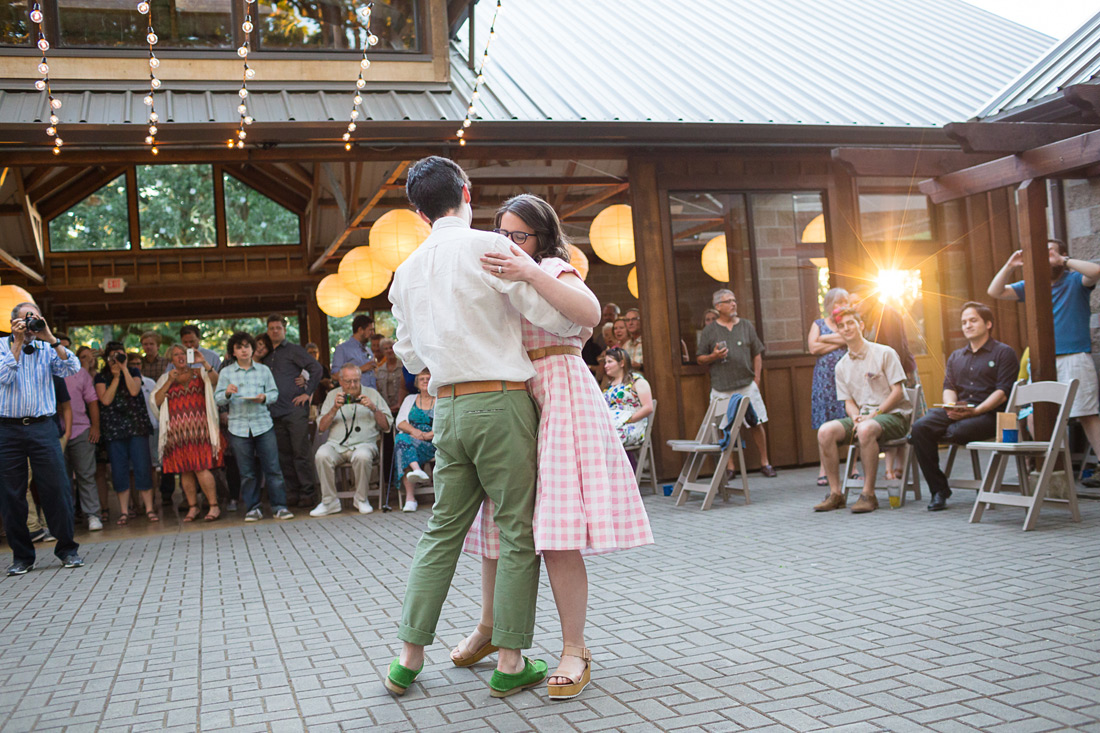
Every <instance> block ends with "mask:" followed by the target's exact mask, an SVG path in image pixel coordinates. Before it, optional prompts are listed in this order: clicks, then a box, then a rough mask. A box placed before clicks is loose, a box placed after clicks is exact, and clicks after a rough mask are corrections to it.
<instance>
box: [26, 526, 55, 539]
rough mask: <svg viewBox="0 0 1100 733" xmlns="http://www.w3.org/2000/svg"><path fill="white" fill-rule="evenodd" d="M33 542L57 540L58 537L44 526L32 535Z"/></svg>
mask: <svg viewBox="0 0 1100 733" xmlns="http://www.w3.org/2000/svg"><path fill="white" fill-rule="evenodd" d="M31 542H57V538H56V537H54V536H53V535H52V534H50V530H48V529H46V528H45V527H43V528H42V529H40V530H38V531H37V532H35V533H34V534H32V535H31Z"/></svg>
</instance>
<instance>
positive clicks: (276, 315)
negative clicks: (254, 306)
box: [267, 313, 286, 328]
mask: <svg viewBox="0 0 1100 733" xmlns="http://www.w3.org/2000/svg"><path fill="white" fill-rule="evenodd" d="M276 321H278V322H279V323H281V324H283V327H284V328H285V327H286V319H285V318H283V314H282V313H272V314H271V315H270V316H268V317H267V322H268V323H275V322H276Z"/></svg>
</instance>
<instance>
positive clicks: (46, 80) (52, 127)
mask: <svg viewBox="0 0 1100 733" xmlns="http://www.w3.org/2000/svg"><path fill="white" fill-rule="evenodd" d="M30 16H31V22H32V23H34V24H35V25H37V26H38V42H37V44H36V45H37V46H38V50H39V51H41V52H42V61H40V62H39V63H38V73H39V74H41V75H42V78H41V79H37V80H36V81H35V82H34V88H35V89H37V90H38V91H40V92H45V93H46V100H47V101H48V102H49V105H50V124H49V126H48V127H47V128H46V135H47V136H48V137H50V138H53V154H54V155H60V154H61V146H62V145H64V144H65V141H64V140H62V139H61V136H60V135H59V134H58V132H57V127H58V123H59V122H60V121H61V120H60V119H59V118H58V116H57V110H59V109H61V100H60V99H58V98H57V97H55V96H54V95H53V88H52V87H51V86H50V64H49V62H48V61H47V60H46V52H47V51H49V50H50V42H49V41H47V40H46V34H45V33H43V32H42V22H43V20H44V17H43V15H42V6H41V5H39V4H38V0H35V2H33V3H31V12H30Z"/></svg>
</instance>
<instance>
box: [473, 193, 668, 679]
mask: <svg viewBox="0 0 1100 733" xmlns="http://www.w3.org/2000/svg"><path fill="white" fill-rule="evenodd" d="M495 226H496V230H495V231H497V232H499V233H500V234H503V235H504V236H506V237H508V238H509V239H510V240H511V241H512V242H513V243H514V244H517V245H519V247H518V248H517V247H515V246H513V247H512V250H513V253H514V254H513V255H512V256H508V255H498V254H496V253H490V254H488V255H486V256H485V257H483V258H482V263H483V266H484V267H485V270H486V272H487V273H489V275H490V276H492V277H501V278H505V279H508V280H524V281H526V282H529V283H531V284H532V285H534V287H535V289H536V290H538V292H539V293H540V294H541V295H542V296H543V297H545V298H546V299H547V300H548V301H549V302H550V303H551V304H552V305H554V306H555V307H557V308H558V309H559V310H561V311H562V313H563V314H564V315H565V316H567V317H570V318H573V319H574V320H575V321H578V322H579V321H580V320H581V318H580V317H579V316H573V315H571V310H570V307H576V308H578V312H581V311H586V310H587V309H588V307H589V306H591V307H592V308H595V310H596V312H597V313H598V311H599V304H598V301H596V297H595V296H594V295H593V294H592V292H591V291H590V290H589V289H588V287H587V286H586V285H585V284H584V281H583V280H581V278H580V277H579V275H578V274H577V271H576V270H575V269H573V267H572V266H571V265H570V264H569V253H568V251H567V249H566V247H565V238H564V236H563V235H562V231H561V223H560V222H559V221H558V216H557V214H556V213H554V209H553V208H552V207H551V206H550V204H548V203H547V202H545V201H543V200H542V199H540V198H538V197H537V196H532V195H530V194H521V195H519V196H515V197H513V198H511V199H509V200H508V201H506V202H505V203H504V204H503V206H501V208H500V210H498V211H497V215H496V224H495ZM520 250H522V251H520ZM563 284H564V286H565V287H568V288H572V289H573V290H575V291H577V292H576V293H571V292H569V291H568V290H565V291H563V289H562V287H563ZM555 290H556V293H555V292H554V291H555ZM563 292H565V293H566V294H567V296H571V297H563V296H562V293H563ZM578 294H583V295H582V296H581V297H580V298H577V295H578ZM589 299H590V300H591V303H589V302H588V300H589ZM574 303H577V304H578V305H573V304H574ZM587 339H588V334H586V333H585V334H581V336H579V337H574V338H561V337H559V336H555V335H554V334H551V333H549V332H548V331H544V330H542V329H541V328H538V327H536V326H534V325H532V324H530V323H528V322H527V321H524V323H523V345H524V348H526V349H527V355H528V357H530V359H531V361H532V363H533V364H534V367H535V377H534V378H533V379H531V380H530V381H529V382H528V383H527V389H528V391H530V392H531V396H532V397H533V398H534V400H535V403H536V404H537V405H538V406H539V411H540V413H539V434H538V480H537V487H536V492H537V493H536V499H535V513H534V519H533V525H534V531H535V549H536V551H538V552H540V553H542V556H543V558H544V560H545V561H546V572H547V575H548V576H549V577H550V586H551V588H552V589H553V592H554V601H555V604H556V605H557V608H558V615H559V617H560V618H561V629H562V642H563V650H562V657H561V662H560V664H559V665H558V669H557V671H556V672H555V673H554V674H553V675H552V676H550V677H549V678H548V679H547V688H548V690H547V691H548V693H549V695H550V698H551V699H555V700H560V699H568V698H572V697H576V696H577V695H579V694H580V693H581V691H582V690H583V689H584V688H585V686H587V684H588V682H589V680H590V679H591V672H590V667H591V665H590V660H591V656H590V654H589V653H588V650H587V649H586V648H585V646H584V625H585V617H586V615H587V610H588V574H587V571H586V570H585V565H584V555H585V554H598V553H604V552H612V551H614V550H621V549H625V548H628V547H638V546H640V545H647V544H650V543H652V542H653V535H652V533H651V532H650V528H649V517H648V516H647V515H646V511H645V507H644V506H643V505H642V500H641V497H640V496H639V494H638V484H637V482H636V480H635V478H634V472H633V470H632V469H631V467H630V463H629V461H628V460H627V457H626V453H625V451H624V450H623V447H622V443H620V442H619V437H618V434H617V433H616V432H615V425H614V423H613V422H612V420H611V412H610V410H609V409H608V407H607V403H606V402H604V399H603V394H602V393H601V392H600V388H599V385H598V384H596V380H595V379H593V377H592V373H591V372H590V371H589V369H588V366H587V365H586V364H585V362H584V360H583V359H582V358H581V346H582V345H583V344H584V342H585V341H586V340H587ZM464 549H465V550H466V551H467V552H470V553H473V554H477V555H481V557H482V571H481V573H482V612H481V613H482V618H481V624H479V625H478V627H477V629H476V630H475V631H474V632H473V633H472V634H470V635H469V636H468V637H466V638H465V639H464V640H463V641H462V643H461V644H460V645H459V646H458V648H456V649H455V650H454V651H452V653H451V659H452V661H453V662H454V663H455V664H456V665H458V666H461V667H465V666H469V665H471V664H474V663H475V662H477V661H479V660H481V659H482V658H484V657H485V656H486V655H488V654H490V653H492V652H493V651H495V650H496V647H493V646H492V644H491V643H490V640H491V636H492V622H493V618H492V616H493V592H494V579H495V578H496V564H497V558H498V557H499V554H500V540H499V534H498V531H497V528H496V526H495V525H494V524H493V521H492V503H491V502H489V501H486V503H485V504H484V505H483V506H482V511H481V513H480V514H479V515H478V518H477V519H476V520H474V524H473V526H472V527H471V528H470V532H469V534H467V536H466V544H465V546H464Z"/></svg>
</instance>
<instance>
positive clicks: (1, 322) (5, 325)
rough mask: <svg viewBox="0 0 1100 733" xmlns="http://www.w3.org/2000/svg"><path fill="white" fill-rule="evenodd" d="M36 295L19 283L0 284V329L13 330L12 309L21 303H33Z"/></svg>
mask: <svg viewBox="0 0 1100 733" xmlns="http://www.w3.org/2000/svg"><path fill="white" fill-rule="evenodd" d="M33 302H34V296H33V295H31V294H30V293H28V292H27V291H26V290H24V289H23V288H21V287H19V286H18V285H0V331H10V330H11V311H12V309H13V308H15V306H17V305H19V304H20V303H33Z"/></svg>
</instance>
